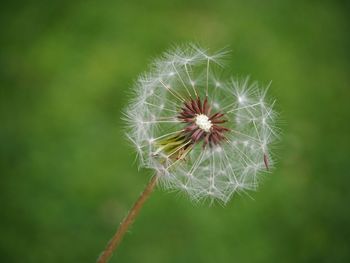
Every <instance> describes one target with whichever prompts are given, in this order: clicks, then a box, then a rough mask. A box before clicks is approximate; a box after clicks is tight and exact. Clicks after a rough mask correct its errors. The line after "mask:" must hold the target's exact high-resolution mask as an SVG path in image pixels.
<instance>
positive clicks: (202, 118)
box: [195, 114, 213, 132]
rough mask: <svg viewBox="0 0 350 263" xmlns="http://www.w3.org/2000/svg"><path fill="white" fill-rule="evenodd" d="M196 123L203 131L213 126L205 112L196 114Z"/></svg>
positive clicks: (207, 130)
mask: <svg viewBox="0 0 350 263" xmlns="http://www.w3.org/2000/svg"><path fill="white" fill-rule="evenodd" d="M195 123H196V125H197V126H198V127H199V128H200V129H202V130H203V131H205V132H209V131H210V128H211V127H212V126H213V124H212V123H211V121H210V120H209V117H208V116H207V115H205V114H197V116H196V117H195Z"/></svg>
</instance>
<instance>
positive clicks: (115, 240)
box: [97, 175, 158, 263]
mask: <svg viewBox="0 0 350 263" xmlns="http://www.w3.org/2000/svg"><path fill="white" fill-rule="evenodd" d="M157 180H158V175H154V176H153V177H152V178H151V180H150V181H149V183H148V184H147V186H146V188H145V189H144V190H143V192H142V193H141V195H140V196H139V198H138V199H137V201H136V202H135V204H134V206H133V207H132V208H131V210H130V211H129V213H128V214H127V216H126V217H125V218H124V219H123V221H122V222H121V223H120V226H119V228H118V230H117V232H116V233H115V234H114V236H113V237H112V239H111V240H110V241H109V242H108V244H107V247H106V249H105V250H104V251H103V252H102V254H101V255H100V257H99V258H98V260H97V263H106V262H108V260H109V258H110V257H111V256H112V254H113V252H114V251H115V250H116V249H117V248H118V246H119V244H120V242H121V241H122V239H123V237H124V235H125V233H126V231H127V230H128V228H129V227H130V226H131V225H132V223H133V222H134V220H135V218H136V217H137V215H138V213H139V212H140V210H141V208H142V207H143V205H144V203H145V202H146V200H147V199H148V198H149V196H150V195H151V193H152V191H153V189H154V187H155V186H156V184H157Z"/></svg>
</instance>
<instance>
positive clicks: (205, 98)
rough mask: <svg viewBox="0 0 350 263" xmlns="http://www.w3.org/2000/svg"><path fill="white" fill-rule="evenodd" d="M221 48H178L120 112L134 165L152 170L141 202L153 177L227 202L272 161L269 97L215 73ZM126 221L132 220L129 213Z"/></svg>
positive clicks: (198, 196) (197, 196)
mask: <svg viewBox="0 0 350 263" xmlns="http://www.w3.org/2000/svg"><path fill="white" fill-rule="evenodd" d="M226 54H227V52H226V51H219V52H216V53H213V54H211V53H209V51H208V50H206V49H203V48H201V47H199V46H197V45H185V46H181V47H176V48H174V49H172V50H170V51H168V52H166V53H164V54H163V55H162V57H160V58H159V59H157V60H156V61H155V62H154V63H153V64H152V66H151V69H150V71H149V72H148V73H146V74H144V75H142V76H141V77H140V78H139V79H138V81H137V83H136V85H135V89H134V98H133V100H132V101H131V103H130V104H129V106H128V107H127V109H126V111H125V116H126V121H127V123H128V132H127V136H128V138H129V139H130V141H131V142H132V143H133V144H134V146H135V149H136V151H137V154H138V157H139V160H140V166H141V167H146V168H151V169H153V170H154V171H155V174H156V175H155V176H154V177H153V178H152V180H151V182H150V184H149V185H148V187H147V188H146V190H145V191H146V192H144V193H143V194H142V195H141V197H140V199H139V201H140V202H141V206H142V204H143V202H144V201H145V199H146V198H147V197H148V195H149V194H150V192H151V191H152V190H153V188H154V186H155V185H156V182H159V184H160V185H161V186H162V187H163V188H165V189H171V190H177V191H181V192H184V193H186V194H187V196H188V197H189V198H190V199H192V200H194V201H203V200H209V201H210V202H213V201H214V200H217V201H219V202H222V203H224V204H225V203H227V202H228V201H229V200H230V199H231V197H232V196H233V195H234V194H235V193H239V192H246V191H247V190H254V189H256V187H257V185H258V182H259V177H258V176H259V175H260V174H263V173H266V172H267V171H268V170H269V169H270V168H271V167H272V166H273V160H272V156H271V153H270V151H269V146H270V145H271V143H272V142H273V141H274V140H275V139H276V137H278V130H277V128H276V127H275V119H276V112H275V111H274V110H273V105H274V101H272V102H271V101H269V100H268V99H267V97H266V91H267V88H265V89H264V88H260V87H259V85H258V83H257V82H250V81H249V78H245V79H234V78H230V79H228V80H224V79H221V78H219V76H221V75H222V69H223V65H224V61H223V60H224V58H225V55H226ZM139 205H140V204H138V202H137V203H136V204H135V206H136V207H137V208H138V209H137V212H138V210H139V208H140V207H141V206H139ZM132 211H133V209H132V210H131V212H132ZM128 220H130V222H129V224H131V222H132V221H133V217H132V218H129V219H128V217H127V218H126V219H125V221H128ZM125 221H124V222H125ZM124 222H123V223H124ZM123 223H122V225H121V227H120V228H122V226H123ZM127 225H128V224H127ZM126 228H127V226H126ZM119 230H120V229H119ZM121 231H124V230H121ZM125 231H126V230H125ZM125 231H124V232H125ZM117 234H118V232H117ZM122 235H123V233H119V236H121V237H122ZM121 237H120V238H121ZM118 242H120V240H119V241H117V244H118ZM111 243H113V239H112V241H111ZM117 244H110V247H113V245H114V247H116V246H117ZM99 262H105V261H99Z"/></svg>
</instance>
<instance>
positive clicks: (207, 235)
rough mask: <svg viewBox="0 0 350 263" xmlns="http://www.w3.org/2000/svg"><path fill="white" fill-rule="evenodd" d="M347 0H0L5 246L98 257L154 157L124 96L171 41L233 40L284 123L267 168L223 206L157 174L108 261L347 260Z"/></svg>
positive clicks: (0, 195) (242, 68)
mask: <svg viewBox="0 0 350 263" xmlns="http://www.w3.org/2000/svg"><path fill="white" fill-rule="evenodd" d="M349 7H350V5H349V4H348V1H292V0H290V1H283V0H275V1H269V0H267V1H258V0H245V1H229V0H227V1H222V0H215V1H205V0H202V1H189V0H186V1H185V0H180V1H171V0H170V1H161V0H151V1H138V2H136V1H106V0H102V1H66V0H63V1H23V2H20V1H8V2H7V3H2V4H1V9H0V21H1V29H0V33H1V37H0V39H1V42H0V81H1V82H0V118H1V119H0V176H1V178H0V179H1V182H0V262H4V263H12V262H28V263H32V262H33V263H34V262H35V263H37V262H46V263H52V262H95V260H96V258H97V257H98V255H99V253H100V252H101V250H102V249H103V248H104V246H105V244H106V242H107V240H108V239H109V238H110V237H111V236H112V234H113V233H114V231H115V229H116V227H117V226H118V224H119V222H120V220H121V219H122V218H123V216H124V215H125V214H126V212H127V210H128V209H129V207H130V206H131V205H132V203H133V202H134V200H135V199H136V197H137V196H138V194H139V193H140V191H141V190H142V189H143V187H144V185H145V183H146V182H147V181H148V179H149V177H150V174H151V172H150V171H144V170H141V171H138V170H137V165H136V164H135V162H134V159H135V157H134V154H133V151H132V148H131V147H130V146H129V145H128V143H127V142H126V140H125V137H124V136H123V125H124V123H123V122H122V120H121V111H122V109H123V107H125V106H126V105H127V103H128V95H127V94H128V93H129V91H130V89H131V87H132V84H133V81H134V80H135V78H136V77H137V75H138V74H139V73H141V72H142V71H144V70H146V69H147V65H148V63H149V62H150V61H151V59H152V58H153V57H155V56H157V55H159V54H160V52H162V51H164V50H165V49H167V48H168V47H169V46H170V45H172V44H176V43H184V42H185V43H186V42H188V41H195V42H198V43H201V44H202V45H204V46H207V47H210V48H212V49H213V50H215V49H217V48H221V47H223V46H227V45H229V47H230V49H231V50H232V53H231V54H230V56H229V63H228V69H227V70H229V71H231V72H232V73H233V74H234V75H236V76H245V75H247V74H249V75H251V77H252V79H256V80H259V81H261V83H263V84H267V83H268V82H269V81H270V80H272V81H273V82H272V86H271V89H270V94H271V95H272V96H274V97H276V98H277V100H278V108H279V109H280V110H281V113H282V119H283V122H284V125H283V126H282V128H283V131H284V135H283V138H282V141H281V143H280V144H279V146H278V149H277V151H276V154H277V156H278V158H279V161H278V164H277V168H276V170H275V171H274V172H273V174H271V175H269V176H267V177H266V178H265V180H264V182H263V184H262V185H261V186H260V188H259V191H258V192H255V193H250V195H251V196H252V198H253V199H251V198H250V197H248V196H244V195H243V196H239V195H238V196H236V197H235V198H233V200H232V201H231V202H230V203H229V204H228V205H227V206H226V207H221V206H220V205H216V206H212V207H208V206H207V205H194V204H192V203H191V202H190V201H188V200H187V199H186V197H184V196H181V195H178V194H174V193H167V192H164V191H162V190H160V189H159V190H157V191H156V192H155V193H154V195H153V196H152V198H151V199H150V200H149V202H148V203H147V204H146V205H145V207H144V209H143V210H142V213H141V215H140V216H139V218H138V219H137V221H136V223H135V224H134V226H133V227H132V228H131V229H130V231H129V233H128V234H127V236H126V238H125V239H124V242H123V243H122V245H121V246H120V249H119V251H118V252H117V253H116V254H115V255H114V257H113V259H112V260H111V262H128V263H136V262H152V263H157V262H162V263H163V262H169V263H178V262H203V263H204V262H215V263H221V262H242V263H244V262H247V263H254V262H259V263H261V262H293V263H294V262H349V261H350V210H349V209H350V191H349V185H350V172H349V162H350V161H349V158H350V150H349V148H350V136H349V134H350V118H349V113H350V107H349V104H350V103H349V100H350V85H349V84H350V75H349V69H350V67H349V64H350V59H349V58H350V57H349V47H350V41H349V40H350V36H349V33H350V29H349V24H350V23H349V20H350V19H349V9H350V8H349Z"/></svg>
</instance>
